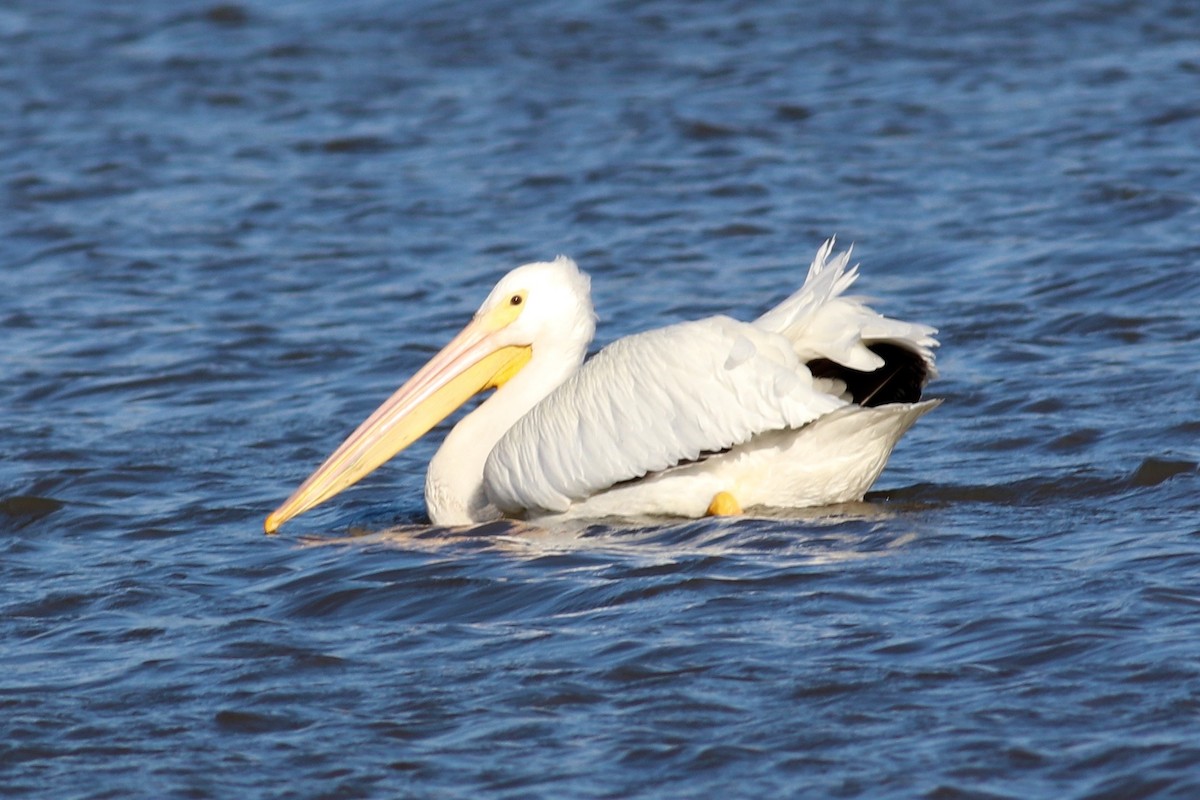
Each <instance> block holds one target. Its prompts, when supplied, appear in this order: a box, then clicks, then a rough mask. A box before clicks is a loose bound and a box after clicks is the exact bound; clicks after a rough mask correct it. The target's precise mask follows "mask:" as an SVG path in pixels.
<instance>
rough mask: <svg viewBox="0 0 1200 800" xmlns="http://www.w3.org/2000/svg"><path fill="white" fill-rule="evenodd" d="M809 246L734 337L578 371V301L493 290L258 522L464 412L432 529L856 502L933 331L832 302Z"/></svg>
mask: <svg viewBox="0 0 1200 800" xmlns="http://www.w3.org/2000/svg"><path fill="white" fill-rule="evenodd" d="M833 246H834V242H833V240H832V239H830V240H829V241H827V242H825V244H824V245H823V246H822V247H821V248H820V250H819V251H818V253H817V256H816V258H815V259H814V260H813V262H812V265H811V266H810V267H809V271H808V277H807V279H806V280H805V282H804V285H803V286H802V287H801V288H800V289H799V290H798V291H797V292H795V293H794V294H792V295H791V296H790V297H788V298H787V299H785V300H784V301H783V302H782V303H780V304H779V305H777V306H776V307H774V308H773V309H771V310H770V311H768V312H767V313H765V314H763V315H762V316H761V317H759V318H758V319H756V320H754V321H753V322H740V321H738V320H735V319H732V318H730V317H725V316H716V317H708V318H707V319H701V320H696V321H693V322H682V323H679V324H675V325H668V326H667V327H664V328H658V329H656V330H650V331H646V332H645V333H638V334H634V335H632V336H627V337H625V338H623V339H618V340H617V341H615V342H613V343H612V344H610V345H608V346H607V347H605V348H603V349H601V350H600V351H599V352H598V353H597V354H596V355H595V356H594V357H593V358H591V359H590V360H588V361H587V362H586V363H585V362H584V356H585V355H586V353H587V347H588V344H589V343H590V342H591V340H592V335H593V334H594V333H595V321H596V317H595V313H594V312H593V310H592V302H591V285H590V281H589V279H588V277H587V276H586V275H585V274H584V273H582V272H581V271H580V270H579V268H578V267H577V266H576V265H575V262H573V261H571V260H570V259H569V258H565V257H563V256H559V257H558V258H557V259H556V260H554V261H551V262H544V263H535V264H526V265H525V266H522V267H518V268H516V269H514V270H513V271H512V272H510V273H508V274H507V275H505V276H504V277H503V278H502V279H501V280H500V282H499V283H498V284H496V287H495V288H494V289H493V290H492V292H491V294H489V295H488V296H487V299H486V300H484V301H483V305H481V306H480V307H479V310H478V311H477V312H476V313H475V316H474V317H473V318H472V320H471V322H470V324H468V325H467V327H466V328H464V329H463V331H462V332H461V333H459V334H458V335H457V336H456V337H455V338H454V339H453V340H452V341H451V342H450V343H449V344H448V345H446V347H445V348H444V349H442V350H441V352H439V353H438V354H437V355H436V356H434V357H433V359H432V360H430V361H429V363H428V364H426V365H425V366H424V367H422V368H421V369H420V370H419V371H418V372H417V373H416V374H415V375H414V376H413V377H412V378H411V379H410V380H409V381H408V382H407V383H405V384H404V385H403V386H401V387H400V388H399V389H398V390H397V391H396V393H395V394H393V395H392V396H391V397H390V398H389V399H388V400H387V401H386V402H385V403H384V404H383V405H382V406H380V407H379V408H378V409H377V410H376V411H375V412H374V413H373V414H372V415H371V416H370V417H369V418H368V419H367V420H366V421H365V422H363V423H362V425H360V426H359V427H358V429H357V430H355V431H354V433H352V434H351V435H350V437H349V438H348V439H346V441H345V442H343V443H342V445H341V446H340V447H338V449H337V450H336V451H335V452H334V453H333V455H331V456H330V457H329V458H328V459H327V460H326V461H325V463H324V464H322V465H321V466H320V467H319V468H318V469H317V470H316V472H314V473H313V474H312V475H311V476H310V477H309V478H308V479H307V480H306V481H304V483H303V484H302V485H301V486H300V488H299V489H297V490H296V491H295V493H294V494H292V496H291V497H289V498H288V499H287V500H286V501H285V502H284V503H283V505H281V506H280V507H279V508H278V509H276V510H275V512H274V513H272V514H271V515H270V516H269V517H267V520H266V526H265V527H266V530H267V532H268V533H273V532H274V531H275V530H277V529H278V528H279V526H280V525H282V524H283V523H284V522H286V521H287V520H289V519H291V518H292V517H294V516H296V515H298V514H301V513H303V512H304V511H307V510H308V509H310V508H312V507H313V506H315V505H317V504H318V503H322V502H324V501H326V500H328V499H329V498H331V497H333V496H334V495H336V494H337V493H338V492H341V491H342V490H343V489H345V488H346V487H348V486H350V485H352V484H354V483H355V482H357V481H358V480H359V479H361V478H362V477H364V476H365V475H367V474H368V473H370V472H371V471H373V470H374V469H375V468H377V467H379V466H380V465H381V464H383V463H384V462H385V461H387V460H388V459H390V458H391V457H392V456H394V455H395V454H396V453H398V452H399V451H401V450H403V449H404V448H405V447H407V446H408V445H410V444H411V443H412V442H413V441H415V440H416V439H417V438H419V437H420V436H422V435H423V434H425V433H426V432H427V431H428V430H429V429H430V428H432V427H433V426H434V425H436V424H437V423H438V422H440V421H441V420H442V419H444V418H445V417H446V416H448V415H449V414H450V413H451V412H452V411H454V409H456V408H458V407H459V406H460V405H462V404H463V403H464V402H466V401H467V399H469V398H470V397H471V396H473V395H475V394H477V393H479V392H481V391H484V390H487V389H495V390H496V391H495V392H494V393H493V394H492V395H491V397H489V398H488V399H487V400H485V401H484V402H483V403H482V404H480V405H479V407H478V408H476V409H475V410H474V411H472V412H471V413H469V414H467V415H466V416H465V417H463V419H462V420H461V421H459V423H458V424H457V425H455V426H454V428H453V429H452V430H451V431H450V433H449V434H448V435H447V436H446V440H445V441H444V442H443V444H442V446H441V448H440V449H439V450H438V451H437V453H436V454H435V455H434V457H433V460H432V461H430V463H429V471H428V473H427V475H426V479H425V502H426V505H427V507H428V510H429V518H430V520H432V521H433V522H434V523H436V524H438V525H466V524H473V523H479V522H484V521H487V520H493V519H497V518H499V517H503V516H509V517H518V518H525V519H542V518H546V517H560V518H561V517H571V518H602V517H644V516H658V515H669V516H683V517H699V516H703V515H705V514H735V513H741V511H742V509H746V508H751V507H755V506H760V507H777V508H778V507H782V508H801V507H808V506H819V505H828V504H833V503H843V502H850V501H854V500H860V499H862V497H863V495H864V494H865V493H866V491H867V489H868V488H870V486H871V484H872V483H873V482H874V481H875V479H876V478H877V477H878V476H879V473H880V472H881V471H882V470H883V466H884V464H885V463H886V462H887V459H888V456H889V455H890V454H891V452H892V448H893V447H894V446H895V445H896V442H897V441H899V439H900V437H901V436H902V435H903V434H904V433H905V431H907V430H908V429H909V427H910V426H911V425H912V424H913V423H914V422H915V421H916V420H917V418H918V417H920V416H921V415H922V414H924V413H926V412H927V411H929V410H930V409H932V408H933V407H934V406H936V405H937V404H938V403H939V402H940V401H938V400H927V401H921V392H922V389H923V388H924V386H925V384H926V382H927V381H928V380H929V379H930V378H932V377H934V376H935V375H936V369H935V366H934V358H933V353H932V348H934V347H936V346H937V341H936V340H935V339H934V338H933V335H934V334H935V333H936V330H934V329H933V328H930V327H928V326H925V325H920V324H916V323H911V322H902V321H899V320H895V319H890V318H888V317H884V316H882V315H880V314H878V313H876V312H875V311H873V310H871V309H870V308H868V307H867V306H866V304H865V303H864V301H863V299H862V298H858V297H850V296H847V295H846V294H845V292H846V290H847V289H848V288H849V287H850V285H851V284H852V283H854V281H855V279H856V278H857V267H849V266H848V265H849V260H850V251H849V250H847V251H846V252H844V253H842V254H841V255H840V256H837V257H835V258H831V255H832V253H833Z"/></svg>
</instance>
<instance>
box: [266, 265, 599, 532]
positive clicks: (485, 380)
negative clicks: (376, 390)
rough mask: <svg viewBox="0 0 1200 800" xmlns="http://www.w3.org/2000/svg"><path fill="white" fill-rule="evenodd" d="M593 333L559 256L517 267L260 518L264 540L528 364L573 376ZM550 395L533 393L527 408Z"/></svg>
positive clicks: (584, 293) (575, 276) (574, 277)
mask: <svg viewBox="0 0 1200 800" xmlns="http://www.w3.org/2000/svg"><path fill="white" fill-rule="evenodd" d="M594 332H595V314H594V312H593V311H592V303H591V293H590V281H589V280H588V277H587V276H586V275H584V274H583V273H582V272H580V271H579V268H578V267H577V266H576V265H575V262H574V261H572V260H571V259H569V258H566V257H565V256H559V257H558V258H556V259H555V260H554V261H549V262H538V263H534V264H526V265H524V266H522V267H517V268H516V269H514V270H513V271H511V272H509V273H508V274H507V275H505V276H504V277H503V278H502V279H501V280H500V282H499V283H497V284H496V287H495V288H494V289H492V291H491V293H490V294H489V295H488V296H487V299H486V300H484V301H483V304H482V305H481V306H480V307H479V310H478V311H477V312H475V316H474V317H472V319H471V321H470V323H468V325H467V326H466V327H465V328H463V330H462V331H461V332H460V333H459V334H458V335H457V336H455V337H454V338H453V339H452V340H451V341H450V343H449V344H447V345H446V346H445V347H444V348H442V350H441V351H440V352H439V353H438V354H437V355H435V356H434V357H433V358H432V359H430V361H429V363H427V364H426V365H425V366H423V367H422V368H421V369H420V370H418V371H417V373H416V374H415V375H413V376H412V378H410V379H409V380H408V381H407V382H406V383H405V384H404V385H403V386H401V387H400V388H399V389H397V390H396V392H395V393H394V394H393V395H392V396H391V397H390V398H388V399H387V401H386V402H384V404H383V405H381V406H380V407H379V408H378V409H376V410H375V412H374V413H373V414H371V416H370V417H368V418H367V420H366V421H365V422H363V423H362V424H361V425H359V426H358V428H357V429H356V430H355V431H354V433H352V434H350V436H349V437H348V438H347V439H346V441H344V442H342V444H341V446H340V447H338V449H337V450H335V451H334V453H333V455H331V456H329V458H328V459H326V461H325V463H323V464H322V465H321V466H320V467H318V468H317V470H316V471H315V472H314V473H313V474H312V475H310V476H309V477H308V479H307V480H305V481H304V483H303V484H301V485H300V488H298V489H297V490H296V491H295V492H294V493H293V494H292V496H291V497H289V498H288V499H287V500H286V501H284V503H283V505H281V506H279V508H277V509H276V510H275V511H274V512H273V513H272V514H271V515H270V516H269V517H267V520H266V524H265V526H264V527H265V529H266V532H267V533H274V532H275V531H276V530H277V529H278V528H279V526H280V525H282V524H283V523H284V522H286V521H287V520H289V519H291V518H292V517H295V516H297V515H299V514H302V513H304V512H305V511H307V510H309V509H310V508H312V507H313V506H316V505H317V504H319V503H323V502H325V501H326V500H328V499H329V498H331V497H333V496H334V495H336V494H338V493H339V492H341V491H342V490H343V489H346V488H347V487H349V486H352V485H353V484H355V483H357V482H358V481H359V480H361V479H362V478H363V477H365V476H366V475H368V474H370V473H371V472H372V471H374V470H375V469H376V468H378V467H379V466H380V465H382V464H383V463H384V462H386V461H387V460H388V459H390V458H392V456H394V455H396V454H397V453H399V452H400V451H401V450H403V449H404V448H406V447H408V446H409V445H410V444H412V443H413V442H414V441H416V440H417V439H419V438H420V437H421V436H423V435H424V434H425V433H426V432H427V431H429V429H430V428H432V427H433V426H434V425H436V424H438V423H439V422H441V421H442V420H443V419H445V418H446V417H447V416H449V415H450V413H451V412H453V411H454V410H455V409H456V408H458V407H459V406H461V405H462V404H463V403H465V402H466V401H467V400H468V399H470V398H471V397H472V396H474V395H475V394H478V393H479V392H482V391H485V390H487V389H499V388H500V387H503V386H504V385H505V384H507V383H508V382H509V381H510V380H511V379H512V378H514V377H515V376H516V375H517V374H518V373H520V372H521V371H522V370H524V369H525V367H526V366H527V365H528V364H530V362H531V361H532V360H534V359H538V360H539V361H541V360H543V359H545V358H547V357H549V358H551V359H553V360H555V361H558V362H560V363H562V362H564V361H571V360H573V361H574V363H573V365H572V366H571V369H574V368H577V367H578V365H579V363H580V362H582V360H583V355H584V352H585V351H586V348H587V344H588V342H590V341H591V338H592V335H593V333H594ZM547 354H548V355H547ZM564 377H565V376H564ZM553 388H554V386H553V385H548V386H543V387H541V390H540V395H539V396H537V397H533V398H532V399H531V400H528V401H527V402H528V407H532V405H533V403H536V402H537V401H538V400H540V399H541V397H543V396H545V394H547V393H548V392H549V391H550V390H551V389H553ZM526 410H527V409H526Z"/></svg>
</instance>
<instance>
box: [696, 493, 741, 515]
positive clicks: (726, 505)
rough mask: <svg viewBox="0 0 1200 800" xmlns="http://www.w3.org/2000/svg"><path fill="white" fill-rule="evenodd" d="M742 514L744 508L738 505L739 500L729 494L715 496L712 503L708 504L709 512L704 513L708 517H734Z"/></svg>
mask: <svg viewBox="0 0 1200 800" xmlns="http://www.w3.org/2000/svg"><path fill="white" fill-rule="evenodd" d="M741 513H742V507H741V506H740V505H738V501H737V498H736V497H734V496H733V495H731V494H730V493H729V492H717V493H716V494H714V495H713V499H712V502H711V503H709V504H708V510H707V511H705V512H704V515H705V516H706V517H733V516H736V515H738V514H741Z"/></svg>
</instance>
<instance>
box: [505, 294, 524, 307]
mask: <svg viewBox="0 0 1200 800" xmlns="http://www.w3.org/2000/svg"><path fill="white" fill-rule="evenodd" d="M524 302H525V298H524V297H522V296H521V295H519V294H514V295H513V296H512V297H510V298H508V304H509V305H510V306H519V305H521V303H524Z"/></svg>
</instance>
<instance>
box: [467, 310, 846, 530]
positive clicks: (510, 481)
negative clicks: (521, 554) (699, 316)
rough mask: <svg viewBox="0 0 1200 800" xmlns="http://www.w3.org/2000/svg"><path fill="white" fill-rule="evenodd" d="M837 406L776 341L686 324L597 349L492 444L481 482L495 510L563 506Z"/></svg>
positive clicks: (753, 331) (732, 325) (728, 327)
mask: <svg viewBox="0 0 1200 800" xmlns="http://www.w3.org/2000/svg"><path fill="white" fill-rule="evenodd" d="M845 404H846V401H845V400H844V399H841V398H839V397H835V396H833V395H831V394H828V393H825V392H822V391H819V390H818V389H817V388H816V387H815V386H814V383H813V377H812V374H811V373H810V372H809V370H808V369H807V368H806V367H805V366H804V364H803V363H802V362H801V361H800V358H799V357H798V356H797V355H796V352H795V350H794V348H793V345H792V343H791V342H790V341H789V340H788V338H787V337H786V336H784V335H782V334H779V333H774V332H771V331H768V330H764V329H763V328H762V327H759V326H756V325H753V324H750V323H745V322H738V321H736V320H733V319H730V318H728V317H710V318H708V319H703V320H697V321H695V322H684V323H680V324H677V325H671V326H669V327H665V328H659V329H657V330H653V331H647V332H646V333H641V334H637V335H634V336H629V337H626V338H624V339H620V340H618V341H616V342H613V343H612V344H611V345H609V346H608V347H605V348H604V349H603V350H601V351H600V352H599V353H597V354H596V356H595V357H594V358H592V359H591V360H590V361H588V362H587V363H586V364H584V365H583V367H582V368H581V369H580V370H579V371H578V372H576V373H575V374H574V375H572V376H571V377H570V378H568V379H567V380H566V381H565V382H564V383H563V384H562V385H561V386H559V387H558V388H557V389H555V390H554V391H553V392H551V394H550V395H549V396H547V397H546V398H545V399H544V400H543V401H542V402H540V403H538V405H537V406H535V407H534V408H533V409H532V410H531V411H530V412H529V413H528V414H526V415H525V416H524V417H522V418H521V419H520V420H519V421H518V422H517V423H516V425H514V426H513V427H512V428H511V429H510V430H509V431H508V432H507V433H506V434H505V435H504V436H503V437H502V438H501V439H500V441H499V443H498V444H497V445H496V447H495V448H494V449H493V450H492V452H491V455H490V456H489V457H488V459H487V463H486V465H485V467H484V485H485V487H486V490H487V493H488V496H489V498H490V500H491V501H492V502H493V503H494V504H495V505H496V506H497V507H498V508H500V509H501V510H502V511H506V512H513V511H519V510H522V509H543V510H546V511H552V512H562V511H566V510H567V508H568V507H569V506H570V505H571V503H572V502H573V501H576V500H582V499H584V498H586V497H590V496H591V495H593V494H595V493H597V492H599V491H602V490H604V489H607V488H609V487H611V486H613V485H615V484H617V483H620V482H622V481H626V480H631V479H636V478H640V477H642V476H644V475H647V474H650V473H654V472H659V471H662V470H665V469H667V468H669V467H671V466H674V465H676V464H679V463H682V462H686V461H691V460H695V459H697V458H700V457H701V455H702V454H704V453H707V452H713V451H720V450H724V449H727V448H729V447H733V446H735V445H738V444H741V443H743V442H746V441H749V440H750V438H751V437H753V436H755V435H756V434H759V433H762V432H764V431H771V430H780V429H784V428H796V427H799V426H801V425H804V424H806V423H808V422H811V421H812V420H814V419H816V418H817V417H819V416H821V415H823V414H826V413H828V412H830V411H833V410H834V409H836V408H838V407H840V406H843V405H845Z"/></svg>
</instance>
